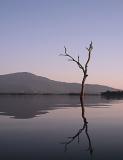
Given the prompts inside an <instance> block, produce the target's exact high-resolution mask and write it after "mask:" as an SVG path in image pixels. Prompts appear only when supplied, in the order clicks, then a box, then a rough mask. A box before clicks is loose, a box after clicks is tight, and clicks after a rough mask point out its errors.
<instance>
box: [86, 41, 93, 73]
mask: <svg viewBox="0 0 123 160" xmlns="http://www.w3.org/2000/svg"><path fill="white" fill-rule="evenodd" d="M92 49H93V46H92V41H91V43H90V45H89V48H87V50H88V59H87V62H86V64H85V71H86V72H87V67H88V63H89V61H90V58H91V51H92Z"/></svg>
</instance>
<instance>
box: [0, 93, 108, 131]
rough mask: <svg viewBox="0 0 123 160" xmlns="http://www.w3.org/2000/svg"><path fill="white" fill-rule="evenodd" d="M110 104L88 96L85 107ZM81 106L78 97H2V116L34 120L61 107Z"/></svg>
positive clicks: (0, 98) (104, 100)
mask: <svg viewBox="0 0 123 160" xmlns="http://www.w3.org/2000/svg"><path fill="white" fill-rule="evenodd" d="M109 102H110V101H109V100H106V99H102V98H101V97H100V96H87V98H86V97H85V105H86V106H88V107H93V106H94V107H95V106H96V107H101V106H103V105H104V104H107V103H109ZM100 105H101V106H100ZM79 106H80V100H79V97H78V96H67V95H62V96H60V95H36V96H31V95H30V96H28V95H24V96H5V95H4V96H2V95H1V96H0V115H5V116H9V117H11V118H16V119H28V118H34V117H36V116H38V115H41V114H46V113H48V112H49V111H50V110H54V109H57V108H61V107H79ZM104 107H105V105H104ZM85 128H86V127H85Z"/></svg>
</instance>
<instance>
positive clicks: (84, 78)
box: [60, 42, 93, 121]
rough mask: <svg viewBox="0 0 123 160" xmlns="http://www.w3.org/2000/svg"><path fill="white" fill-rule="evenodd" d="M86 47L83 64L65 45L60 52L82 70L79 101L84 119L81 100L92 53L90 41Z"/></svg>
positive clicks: (82, 99)
mask: <svg viewBox="0 0 123 160" xmlns="http://www.w3.org/2000/svg"><path fill="white" fill-rule="evenodd" d="M86 49H87V51H88V57H87V61H86V63H85V64H84V65H82V64H81V63H80V59H79V56H78V58H77V60H76V59H74V58H73V57H72V56H71V55H70V54H68V52H67V48H66V47H64V54H60V55H61V56H66V57H68V60H69V61H73V62H75V63H76V64H77V65H78V67H79V68H80V69H81V70H82V72H83V78H82V83H81V92H80V102H81V107H82V117H83V118H84V119H85V121H86V118H85V116H84V113H85V109H84V102H83V101H84V86H85V80H86V78H87V76H88V74H87V71H88V63H89V61H90V58H91V53H92V49H93V45H92V42H91V43H90V44H89V47H88V48H86Z"/></svg>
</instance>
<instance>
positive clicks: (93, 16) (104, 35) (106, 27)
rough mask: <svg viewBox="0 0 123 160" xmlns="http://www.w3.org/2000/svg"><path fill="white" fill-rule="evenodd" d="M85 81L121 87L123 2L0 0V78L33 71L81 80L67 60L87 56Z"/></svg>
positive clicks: (122, 85)
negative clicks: (89, 48)
mask: <svg viewBox="0 0 123 160" xmlns="http://www.w3.org/2000/svg"><path fill="white" fill-rule="evenodd" d="M91 40H92V41H93V45H94V49H93V54H92V58H91V62H90V64H89V68H88V74H89V76H88V79H87V83H94V84H95V83H96V84H104V85H109V86H112V87H115V88H121V89H123V74H122V69H123V49H122V47H123V1H122V0H103V1H102V0H0V74H7V73H13V72H23V71H24V72H25V71H26V72H31V73H34V74H37V75H40V76H45V77H48V78H50V79H54V80H58V81H66V82H81V79H82V77H81V76H82V74H81V71H80V70H79V69H78V67H77V66H76V64H74V63H71V62H68V61H67V59H66V57H60V56H58V55H59V54H60V53H63V52H64V45H65V46H66V47H67V48H68V50H69V53H70V54H71V55H72V56H73V57H77V56H78V55H79V56H80V59H81V60H82V62H83V61H84V60H85V59H86V57H87V51H86V49H85V47H87V46H88V44H89V43H90V41H91Z"/></svg>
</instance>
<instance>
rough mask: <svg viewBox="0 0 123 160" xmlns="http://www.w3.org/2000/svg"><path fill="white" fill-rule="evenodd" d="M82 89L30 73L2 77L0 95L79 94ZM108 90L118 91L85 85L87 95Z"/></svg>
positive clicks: (78, 86) (106, 87)
mask: <svg viewBox="0 0 123 160" xmlns="http://www.w3.org/2000/svg"><path fill="white" fill-rule="evenodd" d="M80 89H81V84H79V83H66V82H59V81H54V80H50V79H48V78H45V77H41V76H37V75H34V74H32V73H28V72H19V73H12V74H6V75H0V93H22V94H23V93H25V94H29V93H31V94H73V93H75V94H78V93H79V92H80ZM107 90H110V91H116V89H114V88H111V87H108V86H103V85H97V84H86V85H85V93H87V94H100V93H101V92H105V91H107Z"/></svg>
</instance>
